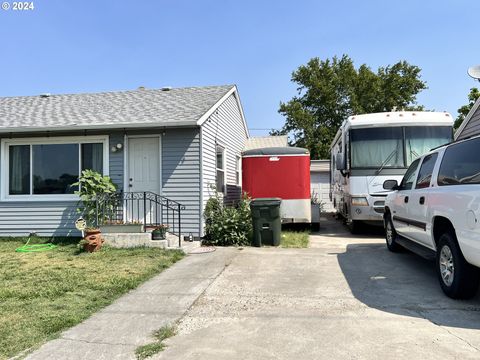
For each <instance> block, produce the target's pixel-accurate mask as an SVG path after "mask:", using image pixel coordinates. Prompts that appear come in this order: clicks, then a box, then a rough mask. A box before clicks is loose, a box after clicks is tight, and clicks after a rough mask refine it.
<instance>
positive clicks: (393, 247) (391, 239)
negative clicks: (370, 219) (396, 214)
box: [384, 214, 402, 252]
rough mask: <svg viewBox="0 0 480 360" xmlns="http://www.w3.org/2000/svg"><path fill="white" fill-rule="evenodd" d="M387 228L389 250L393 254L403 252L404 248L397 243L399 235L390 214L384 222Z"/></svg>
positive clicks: (386, 235) (386, 239)
mask: <svg viewBox="0 0 480 360" xmlns="http://www.w3.org/2000/svg"><path fill="white" fill-rule="evenodd" d="M384 226H385V241H386V243H387V248H388V250H390V251H391V252H399V251H401V250H402V246H401V245H399V244H398V243H397V239H398V234H397V232H396V231H395V228H394V227H393V222H392V217H391V216H390V214H387V215H386V216H385V220H384Z"/></svg>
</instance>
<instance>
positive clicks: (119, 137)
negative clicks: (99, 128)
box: [108, 132, 125, 190]
mask: <svg viewBox="0 0 480 360" xmlns="http://www.w3.org/2000/svg"><path fill="white" fill-rule="evenodd" d="M124 141H125V136H124V134H123V133H121V132H115V133H110V138H109V143H110V148H111V147H112V146H115V145H117V144H123V145H124V148H123V149H125V144H124ZM108 151H109V162H110V164H109V166H110V168H109V175H110V178H111V179H112V181H113V183H114V184H115V185H117V189H118V190H123V174H124V169H125V164H124V156H125V154H124V151H123V150H122V151H117V152H114V153H112V152H111V151H110V149H108Z"/></svg>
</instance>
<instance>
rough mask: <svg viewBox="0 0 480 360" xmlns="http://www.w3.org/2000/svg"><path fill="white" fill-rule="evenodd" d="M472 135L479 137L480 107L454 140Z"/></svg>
mask: <svg viewBox="0 0 480 360" xmlns="http://www.w3.org/2000/svg"><path fill="white" fill-rule="evenodd" d="M474 135H480V107H478V108H477V110H476V111H475V113H474V114H473V116H472V117H471V118H470V120H469V121H468V123H467V125H466V126H465V128H464V129H463V130H462V132H461V133H460V134H459V136H458V137H457V138H456V140H461V139H465V138H468V137H470V136H474Z"/></svg>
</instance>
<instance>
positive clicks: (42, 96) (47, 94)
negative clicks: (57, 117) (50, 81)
mask: <svg viewBox="0 0 480 360" xmlns="http://www.w3.org/2000/svg"><path fill="white" fill-rule="evenodd" d="M50 95H51V94H50V93H44V94H40V97H41V98H48V97H50Z"/></svg>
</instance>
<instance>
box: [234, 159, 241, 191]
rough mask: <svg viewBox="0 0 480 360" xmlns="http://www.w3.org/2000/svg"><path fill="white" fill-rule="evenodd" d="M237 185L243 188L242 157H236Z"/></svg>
mask: <svg viewBox="0 0 480 360" xmlns="http://www.w3.org/2000/svg"><path fill="white" fill-rule="evenodd" d="M235 183H236V185H237V186H242V157H241V156H240V155H237V156H235Z"/></svg>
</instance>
